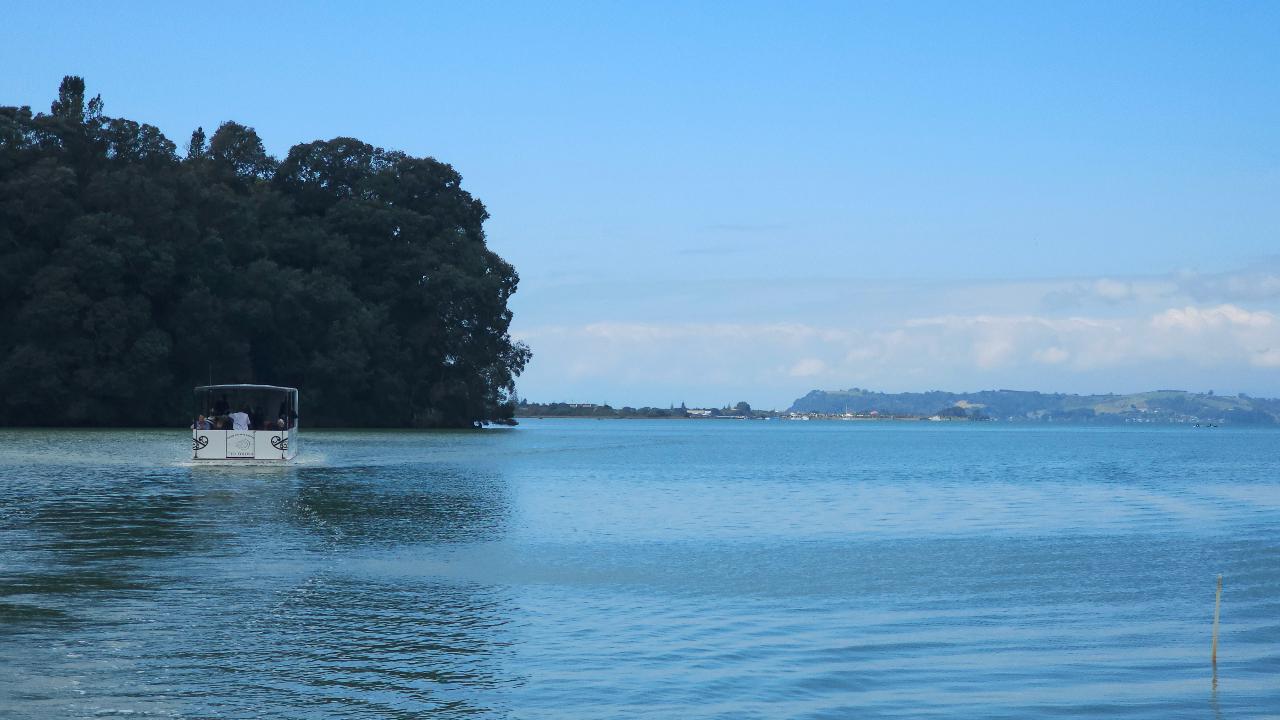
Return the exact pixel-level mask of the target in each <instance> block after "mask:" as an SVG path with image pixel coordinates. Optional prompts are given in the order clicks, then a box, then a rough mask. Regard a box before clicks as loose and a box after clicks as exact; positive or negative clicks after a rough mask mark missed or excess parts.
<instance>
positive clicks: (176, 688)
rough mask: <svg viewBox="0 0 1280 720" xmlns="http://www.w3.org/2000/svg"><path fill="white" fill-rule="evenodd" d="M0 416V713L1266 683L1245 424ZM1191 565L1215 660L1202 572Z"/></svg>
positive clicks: (877, 695)
mask: <svg viewBox="0 0 1280 720" xmlns="http://www.w3.org/2000/svg"><path fill="white" fill-rule="evenodd" d="M188 447H189V439H188V434H187V432H186V431H182V430H177V431H172V432H165V431H145V432H137V431H123V432H92V431H15V430H0V493H2V495H0V497H3V502H2V504H0V548H2V549H3V553H2V554H0V718H80V717H95V718H96V717H113V716H128V717H178V718H205V717H227V718H250V717H297V718H327V717H386V718H417V717H424V716H425V717H441V718H452V717H459V718H461V717H477V718H506V717H511V718H542V717H548V718H550V717H566V718H604V717H617V718H624V717H625V718H633V717H648V718H711V717H718V718H792V717H803V718H855V717H856V718H875V717H949V718H973V717H1007V718H1027V717H1098V718H1183V717H1185V718H1258V717H1275V716H1276V715H1277V714H1280V535H1278V533H1277V530H1278V529H1280V479H1278V477H1277V472H1276V471H1277V469H1278V468H1280V432H1276V431H1266V430H1244V429H1232V428H1218V429H1194V428H1082V427H1074V428H1041V427H1034V428H1032V427H1010V426H999V425H988V424H947V425H942V426H939V425H938V424H933V423H838V422H832V423H819V422H809V423H781V422H732V421H701V422H699V421H691V422H662V421H657V422H642V421H545V422H542V421H530V422H527V423H525V424H523V425H521V426H520V427H519V428H515V429H501V430H487V431H484V432H475V433H412V432H376V433H374V432H371V433H339V432H311V433H306V434H305V435H304V444H303V452H302V462H300V463H299V464H297V465H295V466H293V467H289V468H248V469H227V468H199V467H189V466H186V465H184V464H183V461H184V459H185V457H186V449H187V448H188ZM1219 572H1221V573H1224V574H1225V576H1226V579H1225V591H1224V595H1223V605H1222V635H1221V640H1220V649H1219V662H1218V667H1217V679H1216V684H1215V681H1214V674H1213V670H1212V667H1211V665H1210V662H1209V645H1210V631H1211V621H1212V615H1213V595H1214V579H1215V577H1216V575H1217V574H1218V573H1219Z"/></svg>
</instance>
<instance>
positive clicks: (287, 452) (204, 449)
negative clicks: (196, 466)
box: [191, 428, 298, 464]
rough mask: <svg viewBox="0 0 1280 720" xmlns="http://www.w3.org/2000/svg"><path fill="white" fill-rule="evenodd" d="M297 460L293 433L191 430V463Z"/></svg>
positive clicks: (280, 431) (295, 441) (296, 441)
mask: <svg viewBox="0 0 1280 720" xmlns="http://www.w3.org/2000/svg"><path fill="white" fill-rule="evenodd" d="M297 456H298V432H297V429H296V428H295V429H294V430H192V431H191V459H193V460H207V461H217V462H218V463H220V464H225V463H233V462H244V461H264V460H265V461H275V462H285V461H288V460H292V459H294V458H295V457H297Z"/></svg>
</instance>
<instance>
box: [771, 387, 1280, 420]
mask: <svg viewBox="0 0 1280 720" xmlns="http://www.w3.org/2000/svg"><path fill="white" fill-rule="evenodd" d="M957 407H959V408H963V409H965V410H967V411H968V412H969V413H970V414H971V415H974V416H987V417H990V418H991V419H993V420H1006V421H1022V422H1085V423H1089V422H1092V423H1123V422H1202V423H1220V424H1233V425H1238V424H1249V425H1271V424H1275V423H1280V400H1276V399H1269V398H1255V397H1250V396H1248V395H1243V394H1241V395H1230V396H1226V395H1214V394H1212V393H1193V392H1187V391H1185V390H1155V391H1152V392H1144V393H1135V394H1132V395H1110V394H1109V395H1066V394H1062V393H1041V392H1035V391H1025V390H984V391H982V392H974V393H952V392H942V391H940V390H933V391H929V392H919V393H881V392H874V391H871V390H865V389H862V388H852V389H850V390H814V391H812V392H810V393H809V394H808V395H805V396H804V397H802V398H799V399H797V400H796V401H795V402H794V403H792V405H791V407H790V408H789V409H788V411H789V412H795V413H821V414H828V415H838V414H843V413H864V414H865V413H870V412H872V411H875V412H878V413H879V414H881V415H921V416H927V415H933V414H936V413H939V412H945V411H948V410H953V409H954V408H957ZM953 411H954V410H953Z"/></svg>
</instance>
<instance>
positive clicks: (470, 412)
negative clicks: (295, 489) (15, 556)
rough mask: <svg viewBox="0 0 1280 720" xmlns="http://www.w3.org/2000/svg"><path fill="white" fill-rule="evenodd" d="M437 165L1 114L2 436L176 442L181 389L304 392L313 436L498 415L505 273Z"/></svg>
mask: <svg viewBox="0 0 1280 720" xmlns="http://www.w3.org/2000/svg"><path fill="white" fill-rule="evenodd" d="M487 217H488V213H487V212H486V210H485V207H484V205H483V204H482V203H481V202H480V201H479V200H477V199H476V198H474V197H472V196H471V195H470V194H469V193H468V192H466V191H465V190H463V189H462V178H461V176H460V175H459V174H458V172H457V171H456V170H454V169H453V168H452V167H451V166H449V165H447V164H445V163H443V162H440V161H437V160H435V159H433V158H429V157H413V156H410V155H407V154H405V153H402V152H396V151H391V150H383V149H381V148H377V147H374V146H372V145H369V144H368V143H364V142H361V141H360V140H357V139H355V138H349V137H338V138H334V139H332V140H317V141H314V142H307V143H301V144H298V145H294V146H293V147H292V148H291V149H290V150H289V152H288V154H287V155H286V157H285V158H284V159H283V160H277V159H276V158H274V157H272V156H270V155H269V154H267V152H266V151H265V149H264V146H263V143H262V140H261V139H260V138H259V137H258V135H257V134H256V133H255V132H254V130H253V128H251V127H248V126H245V125H241V124H239V123H236V122H224V123H222V124H221V125H220V126H219V127H218V128H217V130H216V131H214V132H213V134H212V135H211V136H206V135H205V132H204V130H203V129H200V128H197V129H196V130H195V132H193V133H192V135H191V138H190V141H189V142H188V143H187V146H186V149H185V153H183V154H182V155H179V153H178V151H177V147H176V145H175V144H174V143H173V142H172V141H170V140H169V139H168V138H166V137H165V136H164V135H163V134H162V133H161V132H160V130H159V129H158V128H156V127H154V126H152V125H148V124H146V123H143V122H138V121H135V120H129V119H125V118H113V117H109V116H107V115H106V114H104V104H103V102H102V99H101V98H100V97H93V98H89V97H88V96H87V95H86V93H85V85H84V81H83V80H82V79H81V78H78V77H67V78H65V79H64V80H63V82H62V85H61V87H60V88H59V89H58V96H57V100H55V101H54V102H53V104H52V107H51V109H50V111H49V112H48V113H33V112H32V110H31V108H30V107H0V317H2V318H3V322H2V323H0V424H3V425H45V426H57V425H76V426H143V425H173V424H180V425H182V426H184V427H185V426H186V424H187V423H189V422H190V418H189V415H190V414H191V411H192V396H191V389H192V387H193V386H196V385H203V384H206V383H265V384H277V385H288V386H293V387H297V388H299V389H300V390H301V391H302V403H301V409H302V415H303V417H304V421H305V423H306V424H308V425H312V426H315V425H339V426H370V427H406V426H412V427H462V426H468V425H472V424H475V423H478V422H483V421H488V420H503V419H506V418H510V417H511V414H512V411H513V403H512V402H511V398H512V397H513V393H514V380H515V378H516V376H517V375H519V373H520V372H521V370H523V368H524V366H525V363H526V362H527V361H528V359H529V356H530V352H529V349H528V348H527V347H525V346H524V345H523V344H521V343H519V342H516V341H513V339H512V338H511V336H510V335H509V333H508V329H509V326H510V322H511V311H510V309H509V308H508V305H507V303H508V300H509V299H510V298H511V295H512V294H513V293H514V292H515V291H516V286H517V282H518V276H517V274H516V271H515V269H514V268H513V267H512V266H511V265H510V264H508V263H507V262H505V261H504V260H503V259H502V258H501V257H499V256H498V255H497V254H495V253H494V252H492V251H491V250H490V249H489V248H488V247H487V245H486V242H485V235H484V230H483V227H482V226H483V223H484V221H485V219H486V218H487Z"/></svg>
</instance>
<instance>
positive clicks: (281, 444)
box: [271, 435, 289, 451]
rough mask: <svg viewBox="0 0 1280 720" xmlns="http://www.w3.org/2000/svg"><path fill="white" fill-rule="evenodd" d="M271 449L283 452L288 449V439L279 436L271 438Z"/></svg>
mask: <svg viewBox="0 0 1280 720" xmlns="http://www.w3.org/2000/svg"><path fill="white" fill-rule="evenodd" d="M271 447H273V448H275V449H277V450H280V451H284V450H288V449H289V438H287V437H280V436H279V435H272V436H271Z"/></svg>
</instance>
